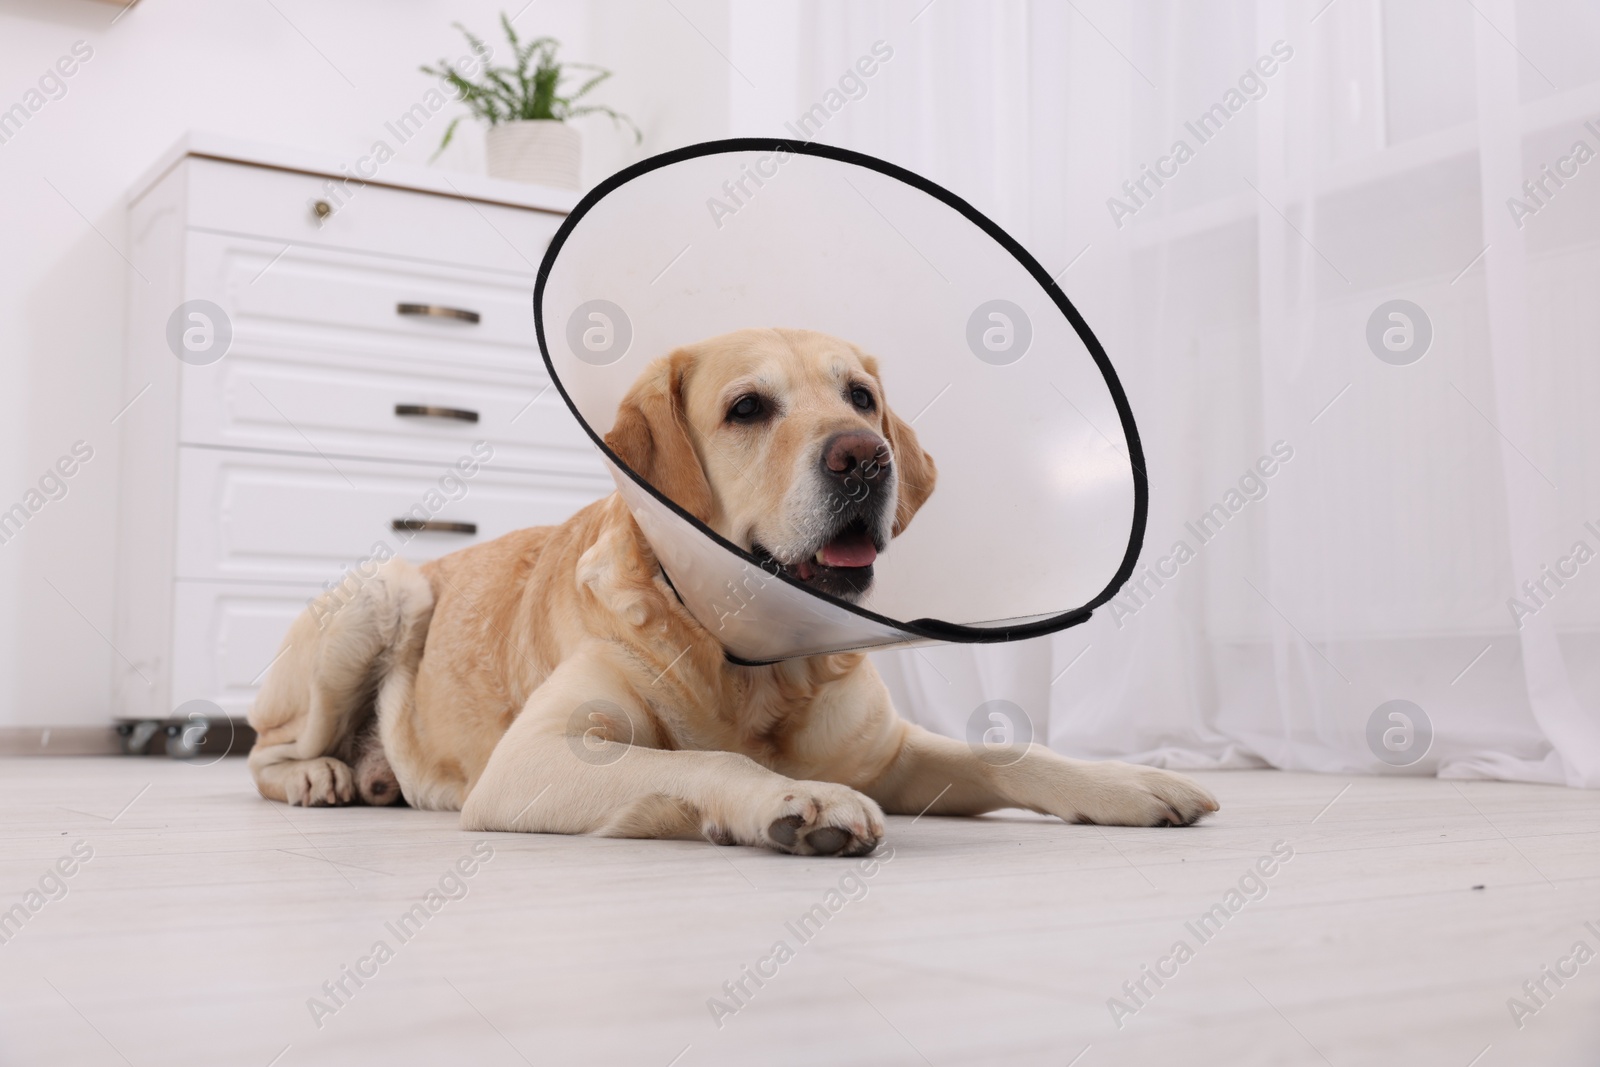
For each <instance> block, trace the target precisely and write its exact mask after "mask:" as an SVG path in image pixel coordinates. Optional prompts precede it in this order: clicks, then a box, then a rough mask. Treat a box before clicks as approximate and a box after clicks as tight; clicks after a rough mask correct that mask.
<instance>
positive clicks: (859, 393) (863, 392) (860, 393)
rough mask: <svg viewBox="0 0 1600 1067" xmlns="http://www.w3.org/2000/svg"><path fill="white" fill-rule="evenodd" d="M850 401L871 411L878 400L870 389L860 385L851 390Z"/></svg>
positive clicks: (862, 408) (863, 409) (860, 407)
mask: <svg viewBox="0 0 1600 1067" xmlns="http://www.w3.org/2000/svg"><path fill="white" fill-rule="evenodd" d="M850 403H852V404H854V405H855V406H856V407H857V408H859V409H861V410H862V411H871V410H872V408H873V406H874V405H875V404H876V401H874V400H873V399H872V393H871V391H870V390H868V389H866V388H864V387H862V386H859V385H858V386H855V387H854V388H852V389H851V390H850Z"/></svg>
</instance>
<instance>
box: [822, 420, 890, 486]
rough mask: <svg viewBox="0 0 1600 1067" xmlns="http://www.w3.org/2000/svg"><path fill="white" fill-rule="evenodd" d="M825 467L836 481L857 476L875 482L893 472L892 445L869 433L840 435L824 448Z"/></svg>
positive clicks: (832, 438)
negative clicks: (891, 464)
mask: <svg viewBox="0 0 1600 1067" xmlns="http://www.w3.org/2000/svg"><path fill="white" fill-rule="evenodd" d="M822 467H823V469H824V470H826V471H827V472H828V473H829V474H831V475H833V476H834V477H835V478H846V477H849V476H850V475H852V474H854V475H856V476H857V477H858V478H863V479H866V480H867V481H871V480H872V479H874V478H876V477H878V476H879V475H881V474H882V473H883V472H884V471H885V470H887V469H888V468H889V445H888V443H887V442H886V441H884V439H883V438H881V437H879V436H878V435H877V434H875V433H868V432H867V431H865V430H847V431H845V432H844V433H837V434H834V435H833V436H832V437H830V438H828V443H827V444H825V445H823V446H822Z"/></svg>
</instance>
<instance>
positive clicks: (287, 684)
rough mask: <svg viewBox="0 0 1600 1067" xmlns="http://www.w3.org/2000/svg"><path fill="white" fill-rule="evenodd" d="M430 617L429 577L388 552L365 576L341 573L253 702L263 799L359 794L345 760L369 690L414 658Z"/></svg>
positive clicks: (294, 631) (302, 620)
mask: <svg viewBox="0 0 1600 1067" xmlns="http://www.w3.org/2000/svg"><path fill="white" fill-rule="evenodd" d="M432 615H433V591H432V590H431V589H430V587H429V586H428V582H427V580H426V579H425V578H423V577H422V575H421V573H420V572H419V571H418V570H417V569H416V568H415V567H414V566H412V565H411V564H410V563H407V562H406V561H404V560H400V559H394V560H390V561H389V562H387V563H385V564H384V565H383V566H382V567H380V568H379V569H378V571H377V573H376V574H374V575H373V576H372V577H371V578H368V579H365V580H360V579H359V578H356V577H351V578H347V579H346V581H345V582H344V583H343V584H341V585H340V586H338V587H336V588H334V589H332V590H330V591H329V592H327V593H324V594H323V595H322V596H320V597H318V598H317V599H316V600H315V601H313V602H312V604H311V605H310V607H309V608H307V610H306V611H305V612H304V613H303V614H302V615H301V616H300V617H299V618H298V619H296V620H295V622H294V625H293V626H291V627H290V628H289V633H288V636H287V637H285V638H284V643H283V650H282V651H281V652H280V653H279V654H278V659H277V661H276V662H275V664H274V666H273V668H272V670H271V672H270V673H269V674H268V677H267V681H266V684H265V685H263V686H262V688H261V692H260V694H259V695H258V696H257V697H256V701H255V704H254V705H253V706H252V707H251V709H250V725H251V726H253V727H254V728H255V730H256V733H257V739H256V744H255V747H254V748H253V749H251V751H250V760H249V763H250V772H251V774H252V775H253V776H254V777H255V781H256V788H258V789H259V790H260V791H261V795H262V796H264V797H267V798H268V799H270V800H283V801H287V802H288V803H290V804H299V805H305V806H315V805H326V804H349V803H351V802H352V801H353V800H354V799H355V797H356V795H357V794H356V786H357V783H356V776H355V774H354V773H353V772H352V770H351V766H350V763H351V761H352V760H355V759H357V757H358V753H359V751H360V749H359V747H358V742H359V739H360V736H361V733H362V730H363V727H365V726H366V725H367V721H368V719H370V718H371V716H372V714H373V704H374V699H375V696H376V694H377V693H378V692H379V691H380V690H381V689H382V688H383V686H384V683H385V681H386V680H387V676H388V675H389V674H390V672H391V671H393V670H394V669H395V668H396V667H400V668H401V669H402V670H404V669H405V667H406V666H407V664H406V662H405V661H406V660H407V658H409V659H411V660H414V659H415V657H416V656H417V655H420V650H421V646H422V642H423V639H424V637H425V636H426V633H427V627H428V622H429V620H430V619H431V618H432ZM409 666H410V668H411V669H412V670H414V669H415V664H414V662H413V663H410V664H409ZM382 758H383V756H382V751H381V748H380V749H379V751H378V753H377V759H379V760H382ZM373 770H374V771H376V770H377V768H376V767H374V768H373ZM380 778H381V775H375V776H374V777H373V778H372V782H370V783H368V784H369V785H370V784H373V783H375V782H377V781H378V780H380ZM379 802H382V801H379Z"/></svg>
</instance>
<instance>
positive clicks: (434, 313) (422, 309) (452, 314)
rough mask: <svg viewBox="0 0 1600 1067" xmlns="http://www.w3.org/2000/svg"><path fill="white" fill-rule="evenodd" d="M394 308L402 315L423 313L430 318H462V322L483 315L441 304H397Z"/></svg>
mask: <svg viewBox="0 0 1600 1067" xmlns="http://www.w3.org/2000/svg"><path fill="white" fill-rule="evenodd" d="M394 309H395V310H396V311H397V312H399V313H400V314H402V315H421V316H423V317H425V318H430V319H460V320H461V321H462V322H478V321H480V320H481V319H482V318H483V316H482V315H479V314H478V313H477V312H476V311H468V310H466V309H465V308H447V307H442V306H441V305H439V304H396V305H395V306H394Z"/></svg>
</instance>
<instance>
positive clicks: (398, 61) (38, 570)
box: [0, 0, 728, 726]
mask: <svg viewBox="0 0 1600 1067" xmlns="http://www.w3.org/2000/svg"><path fill="white" fill-rule="evenodd" d="M501 6H502V4H500V3H491V2H489V0H451V2H449V3H442V2H437V0H408V2H407V3H404V4H396V3H386V2H383V0H344V2H342V3H339V4H327V3H318V2H316V0H272V2H271V3H267V2H266V0H241V2H236V3H227V4H217V3H205V2H203V0H143V2H141V3H140V4H138V5H137V6H136V7H134V8H132V9H131V10H129V11H127V12H126V13H125V14H124V13H122V9H120V8H118V7H115V6H113V5H109V4H104V3H97V2H91V0H8V2H6V3H5V4H4V5H3V6H0V110H4V109H6V108H9V107H10V106H11V105H12V104H13V103H15V102H17V101H19V100H22V99H23V98H24V94H25V93H26V92H27V91H28V90H29V89H30V88H33V87H34V86H35V84H36V82H37V79H38V78H39V77H40V76H41V75H42V74H45V73H46V72H47V71H48V70H49V69H50V68H51V67H52V66H53V65H54V64H55V63H56V61H57V59H58V58H59V57H62V56H65V55H68V54H69V53H70V52H71V50H72V47H73V44H74V42H77V41H84V42H87V45H88V47H89V48H92V49H93V55H92V57H91V58H90V59H88V60H87V61H86V62H85V63H83V65H82V66H81V69H79V70H77V72H76V73H75V74H74V75H73V76H72V77H71V78H70V79H68V80H67V81H66V92H65V95H62V96H60V98H59V99H54V100H50V101H49V102H48V103H46V104H45V105H44V106H43V107H42V108H40V109H39V110H38V112H37V113H36V114H34V115H33V116H32V117H31V118H30V119H29V120H28V122H27V123H26V124H25V125H24V127H23V128H22V130H21V131H20V132H19V133H17V134H16V135H15V136H13V137H11V138H10V139H9V140H8V141H7V142H6V143H4V144H0V397H4V399H5V406H4V410H3V413H0V510H3V509H4V508H7V507H9V506H10V505H11V504H13V503H15V502H18V501H20V500H21V499H22V498H23V495H24V494H25V493H26V492H27V491H28V490H29V488H30V487H32V486H34V485H35V484H36V483H37V481H38V479H39V477H40V475H41V474H42V473H43V472H44V471H45V469H46V468H47V467H48V466H49V465H51V464H52V463H54V462H55V460H56V459H57V458H58V457H60V456H61V455H63V454H65V453H67V452H68V451H69V449H70V448H71V447H72V445H73V443H74V442H75V441H78V440H83V441H85V442H87V443H88V444H89V445H90V446H91V447H92V448H93V449H94V458H93V459H92V460H91V461H90V462H89V463H88V464H87V466H86V467H84V468H83V470H82V471H81V472H79V473H78V474H77V475H76V476H75V477H73V478H72V479H71V481H70V482H69V483H68V492H67V495H66V496H65V497H63V498H61V499H59V500H57V501H54V502H52V503H49V504H48V505H46V506H45V507H44V508H43V509H42V510H41V511H39V512H38V514H36V515H35V516H34V517H33V518H32V520H31V521H29V522H28V524H27V525H26V527H25V528H24V529H23V530H22V531H21V533H20V534H19V535H18V536H16V537H14V538H13V539H11V540H10V541H9V542H8V543H5V544H0V726H12V725H41V726H42V725H69V724H93V723H102V722H105V721H106V719H107V717H108V714H109V712H108V706H109V693H110V666H111V663H112V661H113V657H114V656H115V655H116V653H115V652H114V651H113V650H112V649H111V647H110V646H109V644H108V643H107V641H106V636H105V635H109V633H110V631H111V626H110V620H111V616H112V588H113V581H112V560H113V538H114V529H115V519H116V509H117V479H116V471H117V465H118V455H117V451H118V449H117V427H116V426H114V425H112V424H111V421H110V420H111V419H112V417H113V416H115V415H116V414H117V412H118V410H119V409H120V408H121V407H122V406H123V404H124V402H125V401H126V400H127V399H128V397H127V395H126V391H125V388H124V384H123V382H122V380H121V350H122V331H123V308H124V304H125V294H126V291H127V286H128V285H129V284H130V279H132V281H131V284H141V283H140V282H139V281H138V278H137V276H136V275H135V274H134V272H133V271H132V270H131V269H130V267H129V265H128V264H127V263H126V262H125V261H124V259H123V254H124V253H123V251H121V250H124V249H126V248H127V247H128V244H129V242H128V234H127V232H126V225H125V220H124V215H125V211H124V205H125V196H126V193H127V192H128V189H129V186H130V184H131V183H132V182H133V181H134V180H135V179H136V178H137V177H138V176H139V174H140V173H141V172H142V171H143V170H144V169H145V168H146V167H147V166H149V165H150V164H151V163H152V162H153V161H154V160H155V158H156V157H157V156H158V155H159V154H160V153H161V152H162V151H163V150H165V149H166V148H167V147H168V146H169V145H170V144H171V143H172V142H174V141H175V140H177V139H178V137H179V136H180V135H181V134H182V133H183V132H184V131H185V130H186V129H203V130H209V131H214V132H218V133H224V134H229V135H233V136H237V137H246V138H250V139H252V140H259V141H263V142H271V143H278V144H284V145H290V146H295V147H300V148H307V149H316V150H320V151H325V152H330V153H334V154H336V155H338V156H340V157H345V158H351V159H354V158H356V157H357V156H359V155H362V154H365V153H366V152H367V151H368V150H369V149H370V146H371V144H372V142H373V141H374V139H376V138H377V137H378V136H379V135H380V133H381V131H382V127H383V123H384V122H385V121H386V120H389V119H391V118H393V117H394V116H395V115H397V114H399V113H401V112H402V111H404V110H405V109H406V108H408V107H409V106H410V105H411V104H412V103H414V102H416V101H417V100H418V99H419V97H420V96H421V94H422V93H423V92H424V91H426V90H427V89H428V88H429V86H430V84H431V82H430V79H428V78H427V77H426V76H425V75H423V74H421V73H419V72H418V71H417V69H416V68H417V66H418V65H419V64H422V63H432V62H434V61H435V60H437V59H438V58H439V57H440V56H448V57H451V58H454V57H457V56H460V55H462V54H463V53H464V52H465V45H464V43H463V42H462V40H461V38H460V36H459V35H458V34H457V33H456V31H455V30H453V29H452V28H451V25H450V24H451V23H452V22H453V21H461V22H464V23H465V24H467V25H468V26H469V27H471V28H473V29H474V30H475V31H477V32H478V33H480V34H482V35H484V36H486V37H489V38H490V40H491V41H495V40H498V32H497V29H496V17H497V13H498V11H499V9H500V7H501ZM504 6H505V7H506V8H507V10H509V11H511V12H513V13H515V12H516V10H517V8H518V7H520V6H521V0H511V2H510V3H505V4H504ZM676 8H677V10H674V8H673V7H672V6H671V5H667V4H649V5H641V4H634V3H623V2H621V0H596V2H595V3H592V4H586V3H583V2H582V0H538V2H537V3H536V4H531V5H529V6H528V7H526V8H525V9H524V10H523V12H522V13H521V14H520V15H519V16H518V18H517V22H516V25H517V29H518V31H519V32H521V33H525V34H550V35H553V36H556V37H558V38H559V39H560V40H562V41H563V42H564V44H565V46H566V47H565V52H564V53H563V54H564V55H565V56H566V57H567V58H569V59H574V60H591V61H595V62H599V63H601V64H604V65H607V66H610V67H612V68H613V69H614V70H616V71H617V72H618V74H617V77H616V78H615V79H614V80H613V82H612V83H611V84H609V85H608V86H607V87H606V89H605V91H604V92H602V93H601V94H598V96H597V99H603V100H604V101H605V102H607V103H610V104H612V105H613V106H615V107H617V108H618V109H619V110H623V111H626V112H629V113H631V114H632V115H633V116H634V117H635V119H636V120H637V121H638V122H639V124H640V125H641V126H643V127H644V128H645V130H646V132H647V139H646V142H645V144H644V145H643V146H635V145H634V144H633V143H632V140H631V138H629V137H627V136H625V135H622V134H616V133H613V132H612V129H611V124H610V122H609V121H608V120H606V119H603V118H596V119H590V120H586V121H585V122H584V123H583V128H584V130H585V135H586V148H587V152H586V156H587V158H586V161H585V177H586V179H587V180H588V181H589V182H590V183H591V184H592V183H593V182H594V181H596V180H598V179H599V178H600V177H602V176H604V175H605V174H607V173H609V172H610V171H612V170H614V169H616V168H617V167H618V166H621V165H624V164H626V163H627V162H631V161H632V160H634V159H637V158H641V157H642V156H644V155H647V154H651V153H653V152H656V151H660V150H661V149H663V148H666V147H671V146H673V145H676V144H683V143H688V142H691V141H696V140H703V139H706V138H710V137H719V136H725V135H726V132H727V122H728V103H727V82H726V73H725V71H726V68H725V67H724V65H723V64H722V62H721V61H720V60H719V59H718V58H717V55H716V52H715V50H714V48H713V46H712V44H709V43H708V41H707V38H710V40H711V41H712V42H717V43H716V45H715V47H716V48H724V47H725V46H726V38H727V32H728V14H727V4H726V2H725V0H724V2H716V0H712V2H698V3H697V2H693V0H676ZM679 12H682V14H681V15H680V14H679ZM119 16H120V17H119ZM113 20H115V21H113ZM689 20H692V21H693V23H694V25H693V26H691V25H690V24H689ZM696 27H698V30H697V29H696ZM702 34H704V35H705V36H702ZM445 121H446V120H445V119H444V118H442V117H436V118H435V119H434V122H435V124H436V126H437V127H438V129H437V131H434V132H431V133H430V136H429V137H428V138H426V139H425V138H417V139H416V140H413V141H412V142H410V143H409V144H407V145H405V146H404V147H403V148H401V149H400V151H399V158H401V159H403V160H405V161H408V162H414V163H422V162H426V160H427V157H428V155H429V154H430V153H431V152H432V151H433V148H434V144H435V140H436V136H437V134H438V133H442V132H443V127H444V124H445ZM425 142H426V143H425ZM481 159H482V139H481V133H480V131H479V130H478V129H477V128H476V127H473V126H470V125H463V127H462V129H461V131H460V133H458V145H453V146H452V147H451V149H450V151H449V152H448V153H447V154H446V155H444V156H442V157H441V158H440V160H439V161H438V164H437V165H440V166H451V167H455V168H459V169H468V170H477V169H480V167H481ZM52 186H53V187H54V188H52Z"/></svg>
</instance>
